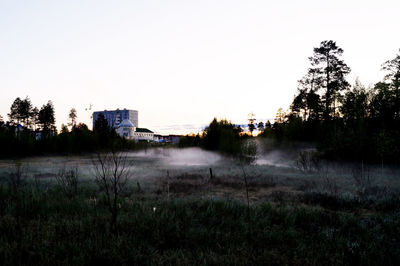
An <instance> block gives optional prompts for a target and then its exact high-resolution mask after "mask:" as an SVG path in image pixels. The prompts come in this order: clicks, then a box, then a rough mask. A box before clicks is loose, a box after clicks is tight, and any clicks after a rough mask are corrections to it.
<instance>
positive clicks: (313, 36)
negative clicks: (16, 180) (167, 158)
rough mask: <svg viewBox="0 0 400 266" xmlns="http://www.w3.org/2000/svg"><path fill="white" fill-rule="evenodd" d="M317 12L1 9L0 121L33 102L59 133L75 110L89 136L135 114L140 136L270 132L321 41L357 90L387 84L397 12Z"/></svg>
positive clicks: (273, 7) (362, 5)
mask: <svg viewBox="0 0 400 266" xmlns="http://www.w3.org/2000/svg"><path fill="white" fill-rule="evenodd" d="M319 3H320V2H319V1H303V2H301V3H298V2H296V1H284V2H281V3H274V4H268V3H266V2H264V1H254V2H253V1H252V2H251V3H243V2H241V1H218V2H215V1H202V2H201V3H199V2H195V1H187V2H186V1H185V2H184V3H182V2H180V1H168V2H163V1H146V2H129V3H126V2H123V1H116V2H113V3H99V2H98V1H88V2H85V3H83V4H82V3H80V2H69V1H68V2H67V1H63V2H57V3H53V2H49V1H35V2H29V1H23V4H21V3H18V4H17V3H13V2H11V1H6V2H3V3H1V4H0V31H1V33H2V34H1V35H0V55H1V58H2V64H1V65H0V88H1V91H2V97H1V99H0V115H2V116H3V118H4V120H8V116H7V114H8V113H9V110H10V106H11V104H12V102H13V101H14V100H15V99H16V98H17V97H20V98H25V97H26V96H28V97H30V99H31V101H32V104H33V106H36V107H38V108H40V107H41V106H42V105H43V104H46V103H47V101H48V100H51V101H52V102H53V104H54V107H55V113H56V125H57V128H58V129H60V126H61V124H67V120H68V113H69V111H70V109H71V108H75V109H76V110H77V114H78V118H77V120H78V122H83V123H85V124H87V125H88V126H89V128H91V119H90V116H91V113H92V112H93V111H94V110H104V109H108V110H112V109H116V108H127V109H134V110H138V111H139V121H140V126H141V127H146V128H149V129H150V130H152V131H154V132H155V133H168V134H177V133H179V134H182V133H183V134H189V133H197V132H191V131H194V130H196V129H199V128H204V125H208V123H209V122H210V121H211V120H212V119H213V118H214V117H217V118H219V119H221V118H226V119H227V120H229V121H232V123H234V124H245V123H246V122H245V121H247V116H248V114H249V113H252V112H253V113H254V114H255V116H256V119H257V120H258V121H259V120H261V121H263V122H266V119H267V120H271V118H272V117H275V114H276V112H277V110H278V109H279V108H283V109H284V110H287V108H288V107H289V105H290V103H291V101H292V100H293V96H294V94H295V93H296V90H297V81H298V80H299V79H301V78H302V77H303V75H304V74H305V73H306V71H307V68H308V67H309V61H308V57H309V56H311V55H312V53H313V48H314V47H318V45H319V44H320V42H321V41H324V40H334V41H336V43H337V44H338V46H339V47H341V48H342V49H343V50H344V53H343V60H344V61H345V62H346V63H347V65H348V66H349V67H350V68H351V69H352V71H351V73H350V75H349V76H348V77H347V80H348V81H349V82H350V84H354V82H355V80H356V78H359V79H360V81H361V82H362V83H363V84H364V85H365V86H370V85H372V84H374V83H376V82H379V81H382V80H383V77H384V72H383V71H381V64H382V63H384V62H385V61H387V60H389V59H391V58H393V57H394V56H395V55H396V53H397V52H398V51H399V48H400V36H399V35H398V34H395V33H396V32H397V25H398V22H397V20H398V19H397V14H396V13H397V12H396V11H397V10H399V7H400V4H399V3H398V2H397V1H383V2H380V3H379V4H378V3H375V2H373V1H352V2H351V3H348V2H345V1H337V2H335V5H334V6H327V5H319ZM328 8H329V9H328ZM327 11H328V12H327ZM327 14H328V15H327ZM91 105H92V109H91V110H89V109H90V108H89V107H90V106H91ZM271 122H272V121H271ZM186 130H187V131H186Z"/></svg>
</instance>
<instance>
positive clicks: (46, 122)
mask: <svg viewBox="0 0 400 266" xmlns="http://www.w3.org/2000/svg"><path fill="white" fill-rule="evenodd" d="M38 118H39V125H40V128H41V130H42V132H43V134H44V136H48V134H49V133H50V132H54V131H55V130H56V126H55V122H56V119H55V118H54V106H53V103H52V102H51V101H48V102H47V104H45V105H43V106H42V108H40V111H39V117H38Z"/></svg>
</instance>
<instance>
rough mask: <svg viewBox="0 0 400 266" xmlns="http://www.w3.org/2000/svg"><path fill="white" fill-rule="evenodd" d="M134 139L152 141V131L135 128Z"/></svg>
mask: <svg viewBox="0 0 400 266" xmlns="http://www.w3.org/2000/svg"><path fill="white" fill-rule="evenodd" d="M134 139H135V140H136V141H147V142H152V141H153V140H154V132H153V131H151V130H149V129H147V128H136V129H135V133H134Z"/></svg>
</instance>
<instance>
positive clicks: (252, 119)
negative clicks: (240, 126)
mask: <svg viewBox="0 0 400 266" xmlns="http://www.w3.org/2000/svg"><path fill="white" fill-rule="evenodd" d="M248 121H249V124H248V126H249V131H250V133H251V134H253V131H254V130H255V129H256V125H255V122H256V118H255V115H254V113H250V114H249V118H248Z"/></svg>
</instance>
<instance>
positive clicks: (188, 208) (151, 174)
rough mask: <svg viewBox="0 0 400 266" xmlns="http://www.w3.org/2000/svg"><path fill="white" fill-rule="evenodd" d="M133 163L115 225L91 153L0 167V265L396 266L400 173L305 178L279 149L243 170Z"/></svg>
mask: <svg viewBox="0 0 400 266" xmlns="http://www.w3.org/2000/svg"><path fill="white" fill-rule="evenodd" d="M127 160H128V162H129V164H128V165H129V167H128V168H127V169H128V170H129V179H128V181H127V183H126V184H125V185H124V187H123V189H122V190H121V191H120V194H119V195H118V198H117V205H116V206H117V210H118V217H117V222H116V224H115V225H113V224H112V223H113V222H112V212H111V211H110V206H109V204H108V202H107V196H106V193H105V191H104V187H103V188H102V187H101V186H100V187H99V185H98V183H96V179H95V170H94V167H93V164H96V159H95V157H94V156H92V155H87V156H78V157H37V158H26V159H23V160H20V161H18V162H16V161H12V160H3V161H0V178H1V179H0V181H1V183H0V197H1V198H0V215H1V216H0V232H1V233H0V263H1V264H2V265H15V264H35V265H37V264H40V265H54V264H64V265H70V264H74V265H76V264H79V265H81V264H98V263H107V264H111V265H121V264H149V265H158V264H162V265H169V264H170V265H172V264H173V265H176V264H177V265H188V264H202V265H204V264H207V265H209V264H211V265H213V264H238V265H258V264H267V265H268V264H293V265H309V264H313V265H315V264H329V265H332V264H363V265H364V264H365V265H374V264H381V263H386V264H389V265H398V264H399V263H400V245H399V244H400V243H399V242H400V239H399V235H400V213H399V208H400V198H399V188H400V183H399V181H400V180H399V178H398V177H399V172H398V169H396V168H394V167H391V168H389V167H386V168H381V167H380V166H376V167H373V166H368V165H361V164H360V165H343V164H340V165H339V164H334V163H326V162H324V163H321V165H319V167H318V168H315V169H309V170H307V171H305V170H304V169H303V168H301V167H299V166H298V164H296V162H295V161H294V160H293V158H291V157H290V156H285V155H284V154H282V156H277V155H276V154H273V156H271V154H270V155H265V156H264V157H262V158H260V160H259V161H258V162H260V161H261V162H262V163H258V164H255V165H240V164H238V162H236V161H233V160H231V159H228V158H224V157H222V156H220V155H218V154H214V153H209V152H204V151H201V150H198V149H184V150H175V149H168V150H162V149H157V150H148V151H142V152H140V153H130V154H128V157H127ZM256 163H257V161H256ZM276 165H278V166H276ZM210 168H211V171H212V176H211V173H210ZM65 169H67V170H71V169H73V170H74V172H76V173H77V181H78V183H77V184H76V186H75V189H73V188H74V185H68V184H65V183H62V182H61V181H60V180H61V179H60V175H61V173H63V171H64V173H65ZM75 169H76V170H75ZM244 176H246V180H244ZM17 177H18V178H17ZM245 181H246V182H245ZM245 183H247V186H246V185H245ZM247 193H248V197H247Z"/></svg>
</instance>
